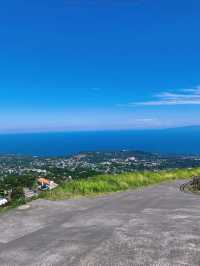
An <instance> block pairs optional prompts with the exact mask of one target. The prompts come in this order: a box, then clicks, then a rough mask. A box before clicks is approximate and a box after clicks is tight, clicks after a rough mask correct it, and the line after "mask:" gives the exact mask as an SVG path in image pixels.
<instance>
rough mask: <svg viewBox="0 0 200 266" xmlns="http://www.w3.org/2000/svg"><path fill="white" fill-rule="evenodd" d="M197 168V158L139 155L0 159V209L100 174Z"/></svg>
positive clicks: (84, 154)
mask: <svg viewBox="0 0 200 266" xmlns="http://www.w3.org/2000/svg"><path fill="white" fill-rule="evenodd" d="M199 166H200V156H182V155H177V156H174V155H173V156H172V155H168V156H167V155H160V154H154V153H147V152H141V151H128V150H122V151H114V152H82V153H79V154H77V155H72V156H66V157H38V156H20V155H2V156H0V206H4V205H6V204H8V203H9V202H11V201H12V200H14V201H16V200H23V201H27V200H29V199H31V198H34V197H37V196H38V195H39V194H40V193H41V192H42V191H46V190H52V189H54V188H56V187H57V186H58V185H59V184H62V183H63V182H69V181H71V180H73V179H84V178H90V177H92V176H95V175H100V174H119V173H125V172H135V171H159V170H166V169H176V168H192V167H199Z"/></svg>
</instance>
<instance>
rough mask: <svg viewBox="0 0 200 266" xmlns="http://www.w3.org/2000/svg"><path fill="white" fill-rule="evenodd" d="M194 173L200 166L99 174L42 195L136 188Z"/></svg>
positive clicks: (59, 196)
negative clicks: (157, 170)
mask: <svg viewBox="0 0 200 266" xmlns="http://www.w3.org/2000/svg"><path fill="white" fill-rule="evenodd" d="M194 175H200V168H193V169H178V170H170V171H159V172H134V173H124V174H119V175H99V176H95V177H92V178H90V179H85V180H84V179H83V180H74V181H70V182H67V183H64V184H62V185H60V186H59V187H57V188H56V189H55V190H53V191H50V192H44V193H41V194H40V197H41V198H46V199H51V200H60V199H68V198H75V197H80V196H93V195H99V194H103V193H110V192H116V191H123V190H127V189H134V188H138V187H142V186H148V185H152V184H157V183H161V182H163V181H171V180H176V179H186V178H190V177H192V176H194Z"/></svg>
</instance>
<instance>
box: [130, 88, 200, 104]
mask: <svg viewBox="0 0 200 266" xmlns="http://www.w3.org/2000/svg"><path fill="white" fill-rule="evenodd" d="M154 97H155V98H156V99H155V100H153V101H145V102H133V103H129V104H128V106H136V105H137V106H138V105H140V106H161V105H200V86H197V87H195V88H192V89H183V90H180V91H178V92H177V93H171V92H162V93H160V94H158V95H155V96H154Z"/></svg>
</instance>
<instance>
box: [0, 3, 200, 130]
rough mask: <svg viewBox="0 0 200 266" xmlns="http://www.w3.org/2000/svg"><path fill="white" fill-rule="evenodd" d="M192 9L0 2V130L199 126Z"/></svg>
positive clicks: (198, 9) (199, 6) (198, 38)
mask: <svg viewBox="0 0 200 266" xmlns="http://www.w3.org/2000/svg"><path fill="white" fill-rule="evenodd" d="M199 14H200V1H198V0H190V1H187V0H168V1H166V0H159V1H151V0H129V1H128V0H112V1H109V0H107V1H104V0H101V1H100V0H97V1H87V0H79V1H76V0H73V1H72V0H70V1H67V0H65V1H64V0H57V1H55V0H29V1H25V0H18V1H16V0H10V1H1V3H0V132H1V133H2V132H26V131H27V132H31V131H59V130H98V129H101V130H102V129H129V128H163V127H176V126H185V125H200V86H199V85H200V34H199V29H200V16H199Z"/></svg>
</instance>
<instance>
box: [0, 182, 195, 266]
mask: <svg viewBox="0 0 200 266" xmlns="http://www.w3.org/2000/svg"><path fill="white" fill-rule="evenodd" d="M183 182H184V180H182V181H175V182H171V183H163V184H160V185H156V186H151V187H147V188H142V189H138V190H133V191H127V192H120V193H114V194H111V195H106V196H101V197H96V198H83V199H78V200H66V201H54V202H52V201H46V200H36V201H33V202H32V203H31V207H30V209H28V210H12V211H9V212H7V213H5V214H3V215H1V216H0V265H1V266H8V265H9V266H15V265H16V266H54V265H55V266H60V265H67V266H94V265H95V266H96V265H99V266H118V265H119V266H124V265H130V266H133V265H134V266H141V265H145V266H148V265H152V266H153V265H154V266H156V265H161V266H169V265H170V266H171V265H172V266H173V265H174V266H175V265H177V266H178V265H188V266H192V265H198V266H199V265H200V196H197V195H192V194H186V193H183V192H180V190H179V187H180V185H181V184H182V183H183Z"/></svg>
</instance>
